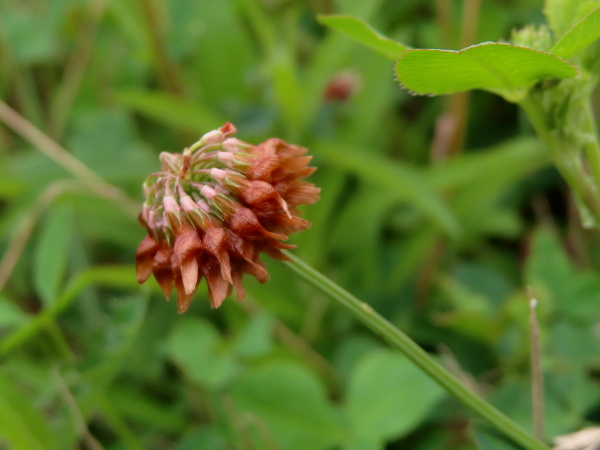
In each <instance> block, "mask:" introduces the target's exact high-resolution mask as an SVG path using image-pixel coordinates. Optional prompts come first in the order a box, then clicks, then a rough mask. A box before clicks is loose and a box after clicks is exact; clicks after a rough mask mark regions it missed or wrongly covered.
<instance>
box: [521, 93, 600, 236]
mask: <svg viewBox="0 0 600 450" xmlns="http://www.w3.org/2000/svg"><path fill="white" fill-rule="evenodd" d="M519 105H520V106H521V108H523V110H524V111H525V113H526V114H527V117H528V118H529V121H530V122H531V125H532V126H533V128H534V130H535V132H536V134H537V135H538V137H539V138H540V139H541V140H542V141H543V142H544V144H546V147H548V150H549V151H550V154H551V156H552V160H553V161H554V164H555V165H556V167H557V169H558V170H559V172H560V173H561V175H562V176H563V177H564V178H565V180H566V181H567V183H568V184H569V186H570V187H571V189H572V190H573V192H574V193H575V195H576V196H577V198H578V200H580V201H581V202H582V203H583V205H585V207H586V208H587V210H588V211H589V213H590V214H591V216H592V217H593V218H594V222H595V226H598V224H600V202H599V199H598V192H597V191H598V187H599V186H600V152H599V151H598V146H597V142H596V143H595V145H594V143H590V144H589V146H588V145H586V146H584V152H585V154H586V157H587V161H588V163H589V164H590V171H591V175H590V174H588V173H587V171H586V170H585V167H584V166H583V164H582V162H581V160H580V153H579V151H580V149H579V148H577V149H575V151H571V150H572V149H571V148H568V146H567V145H565V143H564V142H561V140H560V139H558V137H557V136H555V135H554V134H553V133H552V132H551V130H550V127H549V126H548V123H547V120H546V117H545V113H544V111H543V109H542V106H541V105H540V103H539V102H538V101H536V100H535V99H533V98H531V96H529V97H527V98H526V99H525V100H523V101H521V102H520V103H519ZM565 147H567V148H565ZM590 156H591V158H590Z"/></svg>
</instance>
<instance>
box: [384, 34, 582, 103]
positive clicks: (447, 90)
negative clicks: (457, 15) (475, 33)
mask: <svg viewBox="0 0 600 450" xmlns="http://www.w3.org/2000/svg"><path fill="white" fill-rule="evenodd" d="M396 76H397V79H398V81H399V82H400V83H401V84H402V86H403V87H404V88H405V89H408V90H409V91H411V92H413V93H415V94H419V95H440V94H452V93H454V92H461V91H468V90H471V89H483V90H486V91H490V92H493V93H495V94H499V95H502V96H503V97H504V98H506V99H507V100H509V101H515V102H516V101H519V100H521V99H522V98H523V97H524V96H525V95H526V91H527V88H529V87H530V86H531V85H533V84H535V83H536V82H538V81H541V80H545V79H550V78H559V79H563V78H573V77H575V76H577V69H576V68H575V67H574V66H572V65H571V64H569V63H568V62H566V61H564V60H562V59H560V58H558V57H556V56H554V55H551V54H549V53H543V52H539V51H537V50H531V49H529V48H525V47H518V46H515V45H509V44H503V43H499V42H488V43H483V44H478V45H474V46H471V47H467V48H465V49H463V50H460V51H454V50H438V49H416V50H408V51H406V52H404V53H403V54H402V56H401V57H400V58H399V59H398V62H397V63H396Z"/></svg>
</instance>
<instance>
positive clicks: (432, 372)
mask: <svg viewBox="0 0 600 450" xmlns="http://www.w3.org/2000/svg"><path fill="white" fill-rule="evenodd" d="M286 256H288V257H289V258H290V259H291V260H292V262H291V263H287V265H288V266H289V267H290V268H291V269H292V270H293V271H294V272H295V273H297V274H298V275H300V277H302V278H303V279H304V280H305V281H307V282H308V283H309V284H311V285H312V286H314V287H315V288H317V289H318V290H319V291H321V292H323V293H324V294H325V295H327V296H328V297H330V298H331V299H333V300H336V301H337V302H338V303H340V304H341V305H342V306H344V307H345V308H346V309H348V310H349V311H350V312H351V313H352V314H354V316H355V317H356V318H357V319H358V320H360V321H361V322H362V323H363V324H365V325H366V326H367V327H369V328H370V329H371V330H372V331H373V332H375V333H376V334H378V335H380V336H381V337H382V338H384V339H385V340H386V341H388V342H389V343H390V344H391V345H392V346H394V347H396V348H397V349H398V350H400V351H402V352H403V353H404V354H405V355H406V356H407V357H408V358H409V359H410V360H411V361H412V362H413V363H414V364H415V365H417V366H418V367H419V368H420V369H421V370H423V372H425V373H426V374H427V375H428V376H429V377H431V378H432V379H433V380H434V381H435V382H437V383H438V384H439V385H440V386H441V387H443V388H444V389H445V390H446V391H448V393H450V394H451V395H453V396H454V397H455V398H456V399H458V400H459V401H460V402H461V403H462V404H463V405H465V406H466V407H467V408H469V409H470V410H471V411H473V412H475V413H476V414H478V415H479V416H480V417H481V418H482V419H484V420H485V421H486V422H488V423H489V424H490V425H491V426H493V427H494V428H496V429H497V430H498V431H499V432H500V433H502V434H503V435H505V436H506V437H507V438H509V439H511V440H512V441H513V442H514V443H516V444H519V445H520V446H521V447H522V448H524V449H526V450H548V447H547V446H546V445H545V444H544V443H543V442H541V441H539V440H538V439H536V438H535V437H534V436H532V435H531V434H529V433H527V432H526V431H525V430H523V429H522V428H521V427H520V426H519V425H517V424H516V423H515V422H513V421H512V420H511V419H509V418H508V417H507V416H505V415H504V414H503V413H501V412H500V411H498V410H497V409H496V408H495V407H493V406H492V405H491V404H490V403H488V402H486V401H485V400H483V399H482V398H481V397H479V396H478V395H477V394H475V393H474V392H472V391H471V390H469V389H468V388H467V387H466V386H464V385H463V384H462V383H461V382H460V381H459V380H458V379H457V378H456V377H455V376H454V375H452V374H451V373H450V372H448V371H447V370H446V369H444V368H443V367H442V366H441V365H440V364H439V363H437V362H436V361H435V360H434V359H433V358H432V357H431V356H429V355H428V354H427V352H425V350H423V349H422V348H421V347H419V345H417V343H415V342H414V341H413V340H412V339H410V338H409V337H408V336H407V335H406V334H404V333H403V332H402V331H400V330H399V329H398V328H396V327H395V326H394V325H392V324H391V323H390V322H388V321H387V320H386V319H385V318H383V317H382V316H380V315H379V314H378V313H377V312H376V311H374V310H373V308H371V307H370V306H369V305H368V304H366V303H363V302H361V301H360V300H359V299H357V298H356V297H354V296H353V295H352V294H350V293H349V292H347V291H345V290H344V289H342V288H341V287H340V286H338V285H337V284H335V283H334V282H333V281H331V280H330V279H329V278H327V277H325V276H324V275H323V274H321V273H319V272H317V271H316V270H315V269H313V268H312V267H310V266H309V265H307V264H306V263H304V262H303V261H301V260H300V259H298V258H296V257H295V256H294V255H292V254H290V253H288V252H286Z"/></svg>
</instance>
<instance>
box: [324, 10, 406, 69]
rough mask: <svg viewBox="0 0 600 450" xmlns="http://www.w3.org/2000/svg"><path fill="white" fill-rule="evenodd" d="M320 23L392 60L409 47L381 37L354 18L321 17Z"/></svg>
mask: <svg viewBox="0 0 600 450" xmlns="http://www.w3.org/2000/svg"><path fill="white" fill-rule="evenodd" d="M318 18H319V22H320V23H322V24H323V25H327V26H328V27H330V28H331V29H332V30H336V31H340V32H342V33H344V34H346V35H348V36H349V37H351V38H352V39H354V40H356V41H357V42H359V43H361V44H363V45H366V46H367V47H370V48H372V49H373V50H375V51H376V52H379V53H381V54H383V55H385V56H387V57H388V58H390V59H396V58H398V57H399V56H400V55H401V54H402V53H404V52H405V51H406V50H407V49H408V46H406V45H403V44H400V43H399V42H396V41H394V40H392V39H389V38H386V37H385V36H382V35H380V34H379V33H377V31H375V30H374V29H373V28H371V27H370V26H369V25H367V24H366V23H364V22H363V21H361V20H360V19H357V18H356V17H352V16H319V17H318Z"/></svg>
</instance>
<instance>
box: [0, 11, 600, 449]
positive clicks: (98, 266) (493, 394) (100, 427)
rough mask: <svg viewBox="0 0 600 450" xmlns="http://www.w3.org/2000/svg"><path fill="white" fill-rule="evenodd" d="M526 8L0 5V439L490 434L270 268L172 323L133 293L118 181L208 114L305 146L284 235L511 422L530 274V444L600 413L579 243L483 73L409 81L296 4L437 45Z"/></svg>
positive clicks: (594, 336) (589, 243)
mask: <svg viewBox="0 0 600 450" xmlns="http://www.w3.org/2000/svg"><path fill="white" fill-rule="evenodd" d="M541 8H542V2H541V1H538V0H535V1H534V0H527V1H521V0H480V1H478V0H464V1H458V0H454V1H452V0H447V1H445V0H440V1H437V2H436V1H433V0H431V1H425V0H403V1H393V0H374V1H363V0H330V1H327V0H324V1H319V0H313V1H308V0H307V1H294V0H287V1H286V0H221V1H190V0H169V1H160V0H137V1H134V0H89V1H83V0H51V1H50V0H26V1H24V0H0V99H2V101H3V102H4V103H6V104H8V105H10V107H11V108H13V109H14V110H15V111H17V112H18V113H19V114H20V115H21V116H23V117H24V118H25V119H26V122H24V123H23V122H18V123H17V125H16V126H15V125H14V122H11V123H12V124H13V125H11V126H4V124H1V125H0V211H1V215H0V249H1V250H0V252H1V255H2V260H1V261H0V292H1V293H0V449H3V450H4V449H15V450H21V449H24V450H30V449H57V450H58V449H101V448H105V449H112V450H117V449H156V450H159V449H161V450H162V449H173V450H191V449H217V450H218V449H335V448H343V449H354V450H371V449H383V448H388V449H407V448H409V449H417V450H418V449H448V450H470V449H475V448H478V447H477V445H480V446H481V447H480V448H494V449H496V448H512V447H510V445H509V444H506V443H502V442H500V441H498V440H496V439H497V438H496V437H495V436H493V435H491V434H489V433H488V432H487V431H486V430H485V429H484V428H482V427H480V425H478V424H477V423H475V424H472V423H471V422H470V420H469V419H470V415H469V414H468V413H467V411H465V410H464V409H463V408H462V407H461V406H460V405H459V404H458V403H457V402H456V401H455V400H453V399H452V398H450V397H449V396H448V395H447V394H445V393H444V392H442V391H441V389H439V388H438V387H437V386H435V385H434V384H433V383H432V382H430V381H429V380H428V379H426V378H425V377H424V376H423V375H422V374H421V373H419V371H418V370H417V369H415V368H413V367H412V366H411V364H410V363H409V362H408V361H406V360H405V359H404V358H403V356H402V355H400V354H398V353H397V352H394V351H391V350H389V349H387V347H386V345H385V344H384V343H383V342H382V341H380V340H379V338H378V337H377V336H374V335H372V334H371V333H369V332H368V331H367V330H366V329H364V327H363V326H361V325H360V324H358V323H356V322H355V320H354V319H353V318H352V317H351V316H350V315H349V314H348V313H347V312H345V311H343V310H341V309H340V308H339V307H338V306H337V305H335V304H331V303H330V301H329V300H328V299H327V298H326V297H324V296H323V295H321V294H318V293H316V292H315V291H314V290H313V289H312V288H310V287H308V286H307V285H305V284H304V283H302V282H300V281H299V280H297V279H296V277H295V276H294V275H293V274H292V273H291V272H290V271H289V270H288V269H287V268H285V267H284V266H283V265H282V264H280V263H278V262H276V261H272V260H269V261H268V266H269V270H270V272H271V280H270V281H269V282H268V283H267V284H265V285H260V284H258V283H257V282H255V281H254V280H250V279H248V280H247V282H246V285H247V287H248V292H249V296H248V297H249V298H247V299H246V300H244V301H243V302H242V303H239V304H238V303H237V302H236V301H234V300H231V299H229V300H227V301H226V302H225V304H224V305H223V306H222V307H221V308H220V309H218V310H210V308H209V304H208V300H207V298H206V294H205V288H204V287H203V286H201V287H200V288H199V291H198V292H199V293H198V294H197V298H196V299H195V301H194V302H193V303H192V306H191V308H190V310H189V311H188V312H187V313H186V314H185V315H183V316H178V315H177V308H176V305H175V304H174V303H173V302H171V303H168V302H165V301H164V298H162V296H161V294H160V291H159V289H158V287H157V285H156V283H155V282H154V281H151V282H149V283H147V284H146V285H144V286H141V287H140V286H138V285H137V283H136V280H135V279H136V277H135V268H134V265H133V261H134V255H135V250H136V247H137V245H138V243H139V241H140V240H141V239H142V237H143V236H144V233H145V231H144V230H143V229H142V228H141V227H140V226H139V225H138V223H137V220H136V216H137V213H138V209H137V208H138V207H139V206H141V202H142V200H143V199H142V193H141V183H142V182H143V180H144V179H145V177H146V176H147V175H148V174H149V173H150V172H153V171H155V170H156V169H157V168H158V167H159V162H158V159H157V156H158V153H159V152H160V151H178V150H180V149H182V148H183V147H185V146H186V145H190V144H191V143H192V142H194V141H195V140H196V139H198V138H199V137H200V136H201V135H202V134H203V133H205V132H207V131H210V130H212V129H215V128H217V127H219V126H220V125H222V124H223V123H224V122H225V121H231V122H233V123H234V124H235V125H236V126H237V127H238V130H239V133H238V137H239V138H240V139H242V140H245V141H248V142H251V143H256V144H257V143H259V142H261V141H262V140H264V139H266V138H269V137H272V136H277V137H280V138H282V139H284V140H286V141H288V142H291V143H295V144H299V145H302V146H306V147H308V148H309V149H310V152H311V154H312V155H314V160H313V161H314V165H316V166H318V167H319V170H318V171H317V172H316V174H315V175H314V176H313V177H312V178H311V181H313V182H315V183H316V184H317V185H318V186H320V187H321V188H322V196H321V200H320V202H319V203H317V204H315V205H313V206H310V207H307V208H305V217H306V218H308V219H309V220H311V221H312V222H313V226H312V228H311V229H310V230H308V231H306V232H304V233H302V234H300V235H298V236H293V237H292V242H293V243H295V244H298V248H297V249H296V250H295V253H296V254H297V255H298V256H300V257H301V258H303V259H304V260H305V261H307V262H308V263H310V264H311V265H313V266H314V267H316V268H317V269H318V270H320V271H322V272H323V273H325V274H326V275H327V276H329V277H330V278H332V279H333V280H335V281H336V282H338V283H339V284H340V285H342V286H344V287H345V288H346V289H348V290H349V291H350V292H352V293H353V294H355V295H356V296H358V297H359V298H361V300H363V301H365V302H367V303H369V304H370V305H371V306H372V307H373V308H375V309H376V310H378V311H379V312H381V313H382V314H383V315H384V316H385V317H387V318H388V319H389V320H391V321H392V322H393V323H395V324H396V325H398V326H399V327H401V328H402V329H403V330H405V331H406V332H407V333H408V334H409V335H411V336H412V337H413V338H414V339H416V340H417V341H418V342H419V343H420V344H421V345H423V346H424V347H425V348H426V349H427V350H429V351H431V352H433V353H435V354H436V355H437V357H438V358H439V359H440V361H441V362H442V363H443V364H444V365H445V366H446V367H448V368H449V370H451V371H452V372H454V373H455V374H456V375H457V376H458V377H459V378H461V379H462V380H463V381H464V382H465V383H467V384H469V385H470V386H471V387H472V388H473V389H475V390H477V391H478V392H480V393H481V394H482V395H484V396H485V397H486V398H488V399H489V400H490V401H491V402H492V403H494V404H495V405H496V406H498V407H499V408H500V409H501V410H502V411H504V412H505V413H506V414H508V415H509V416H510V417H512V418H513V419H514V420H516V421H517V422H518V423H520V424H521V425H522V426H523V427H525V428H528V429H531V405H530V392H529V391H530V390H529V349H528V342H529V328H528V320H529V319H528V310H527V301H526V298H527V296H526V294H525V287H526V286H531V287H532V291H533V293H534V295H535V296H536V297H537V298H538V299H539V308H538V315H539V321H540V327H541V330H542V336H541V340H542V347H543V357H542V366H543V369H544V372H545V376H546V385H545V389H546V393H545V394H546V395H545V399H546V412H545V419H546V431H545V432H546V437H547V438H548V439H550V438H552V437H553V436H556V435H558V434H561V433H567V432H571V431H574V430H576V429H578V428H581V427H583V426H585V425H589V424H591V423H593V422H594V421H596V420H598V419H600V396H599V390H598V376H599V374H600V364H599V363H600V361H599V357H600V352H599V346H598V343H599V328H598V324H599V319H600V308H599V305H600V277H599V274H598V272H597V269H596V268H597V267H598V263H599V262H600V254H599V252H598V250H599V247H598V236H597V233H594V232H588V231H584V230H583V229H582V227H581V225H580V222H579V218H578V216H577V212H576V210H575V207H574V205H573V202H572V199H571V197H570V196H569V193H568V191H567V189H566V187H565V184H564V183H563V181H562V180H561V179H560V177H559V176H558V175H557V173H556V172H555V170H554V169H553V168H552V167H551V166H550V162H549V157H548V155H547V153H546V152H545V150H544V148H543V147H542V146H541V144H540V143H539V142H538V141H537V140H536V139H535V137H534V136H533V134H532V132H531V130H530V128H529V126H528V125H527V123H526V121H525V120H524V119H523V118H522V117H520V116H519V114H518V111H517V109H516V107H515V106H514V105H511V104H507V103H505V102H503V101H502V100H501V99H500V98H498V97H494V96H492V95H490V94H486V93H483V92H474V93H472V94H470V95H458V96H455V97H447V98H422V97H412V96H410V95H408V94H407V93H406V92H404V91H402V90H401V89H400V87H399V86H398V85H397V83H396V82H395V81H394V74H393V64H392V63H391V62H390V61H389V60H386V59H385V58H383V57H381V56H379V55H377V54H375V53H374V52H372V51H370V50H368V49H365V48H362V47H360V46H359V45H358V44H355V43H353V42H352V41H350V40H349V39H348V38H346V37H344V36H342V35H339V34H335V33H331V32H329V31H328V30H326V29H325V28H323V27H322V26H320V25H319V23H318V22H317V19H316V15H317V14H330V13H343V14H352V15H356V16H357V17H360V18H361V19H364V20H365V21H367V22H369V23H370V24H372V25H373V26H375V27H376V28H377V29H378V30H380V31H382V32H384V33H385V34H386V35H387V36H390V37H392V38H395V39H398V40H401V41H403V42H405V43H407V44H409V45H412V46H415V47H433V48H450V49H459V48H462V47H465V46H467V45H469V44H472V43H475V42H481V41H485V40H499V39H506V38H508V37H509V35H510V31H511V30H512V29H513V28H515V27H521V26H523V25H525V24H528V23H534V24H539V23H543V21H544V17H543V14H542V11H541ZM595 100H596V105H598V104H599V102H600V95H598V93H597V92H596V94H595ZM2 111H4V112H2V114H1V116H2V120H1V121H0V123H1V122H6V123H9V122H10V120H11V118H12V119H14V118H15V117H14V115H11V113H10V111H9V112H8V113H7V112H6V111H7V110H6V109H3V110H2ZM7 114H8V116H7ZM30 125H33V126H34V127H37V128H38V129H39V130H41V131H42V132H43V133H45V135H47V137H49V138H51V139H52V140H54V141H56V142H58V143H59V144H60V145H62V146H63V147H64V148H65V149H67V151H68V152H69V153H67V154H66V155H65V154H64V153H61V151H62V150H60V149H58V150H57V149H55V148H54V147H52V142H48V141H47V140H43V139H42V141H41V142H37V143H36V144H35V145H32V144H31V143H30V142H28V140H26V139H23V136H22V135H21V134H23V133H25V134H27V133H29V134H31V130H30V129H29V128H27V127H28V126H30ZM15 127H16V128H18V129H19V130H21V131H23V130H25V131H23V132H22V133H21V132H20V131H19V132H15ZM23 127H25V128H23ZM17 131H18V130H17ZM53 149H54V153H52V151H53ZM40 150H42V151H40ZM48 151H50V157H49V156H48ZM57 152H58V153H57ZM68 154H70V155H72V156H74V157H75V158H77V160H78V161H80V162H82V163H83V164H85V166H87V167H88V168H89V169H91V170H92V171H93V173H95V174H96V175H94V174H92V173H88V171H86V169H85V168H82V167H77V166H76V167H74V168H73V169H72V170H71V171H69V170H66V169H65V167H64V164H72V163H73V161H72V160H70V159H69V157H68ZM69 161H71V162H69ZM75 165H76V164H75ZM98 177H100V178H98ZM103 183H104V184H103ZM110 186H116V187H118V188H119V189H121V190H122V191H124V192H125V193H126V195H127V196H128V197H124V196H122V195H121V194H119V193H116V194H115V193H114V192H113V191H111V188H110ZM130 199H133V201H132V200H130ZM138 205H139V206H138ZM265 259H266V258H265ZM475 437H477V439H476V438H475ZM485 445H488V447H485Z"/></svg>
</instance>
